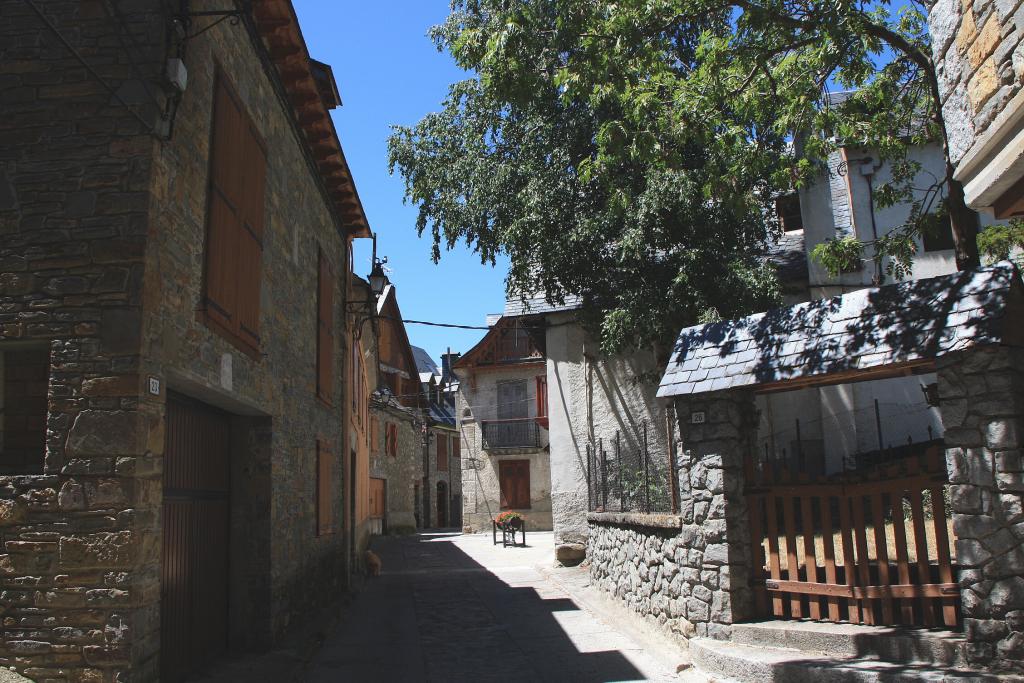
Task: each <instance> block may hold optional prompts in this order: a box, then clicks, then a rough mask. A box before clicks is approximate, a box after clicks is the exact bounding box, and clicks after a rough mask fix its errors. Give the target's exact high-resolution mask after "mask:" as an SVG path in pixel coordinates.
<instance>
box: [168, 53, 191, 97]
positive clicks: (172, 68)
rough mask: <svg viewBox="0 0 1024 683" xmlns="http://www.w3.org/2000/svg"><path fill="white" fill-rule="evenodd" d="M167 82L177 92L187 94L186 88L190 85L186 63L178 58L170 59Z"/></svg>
mask: <svg viewBox="0 0 1024 683" xmlns="http://www.w3.org/2000/svg"><path fill="white" fill-rule="evenodd" d="M167 80H168V81H170V83H171V85H172V86H173V87H174V89H175V90H177V91H178V92H185V86H186V85H188V69H186V68H185V62H183V61H182V60H180V59H178V58H177V57H174V58H171V59H168V60H167Z"/></svg>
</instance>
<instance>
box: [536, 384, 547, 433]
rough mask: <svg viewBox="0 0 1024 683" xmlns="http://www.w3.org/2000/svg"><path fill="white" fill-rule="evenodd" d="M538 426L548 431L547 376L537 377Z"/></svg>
mask: <svg viewBox="0 0 1024 683" xmlns="http://www.w3.org/2000/svg"><path fill="white" fill-rule="evenodd" d="M536 382H537V424H539V425H540V426H541V427H544V428H545V429H547V427H548V378H547V375H537V377H536Z"/></svg>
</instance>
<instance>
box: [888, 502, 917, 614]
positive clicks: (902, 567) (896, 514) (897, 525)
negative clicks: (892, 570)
mask: <svg viewBox="0 0 1024 683" xmlns="http://www.w3.org/2000/svg"><path fill="white" fill-rule="evenodd" d="M889 503H890V505H891V506H892V535H893V544H894V545H895V546H896V569H897V571H898V572H899V582H900V583H901V584H909V583H910V564H909V561H910V553H909V552H908V551H907V527H906V522H905V521H904V519H903V488H902V487H899V488H894V489H893V490H892V493H891V494H890V501H889ZM900 622H901V623H903V624H907V625H910V624H913V623H914V602H913V601H912V600H901V601H900Z"/></svg>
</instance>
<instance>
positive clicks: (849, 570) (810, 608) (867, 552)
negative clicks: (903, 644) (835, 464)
mask: <svg viewBox="0 0 1024 683" xmlns="http://www.w3.org/2000/svg"><path fill="white" fill-rule="evenodd" d="M746 477H747V480H746V495H747V501H748V505H749V513H750V531H751V538H752V540H753V542H752V550H753V553H752V555H753V557H752V559H753V566H754V571H753V577H752V578H753V583H754V589H755V596H756V601H755V602H756V608H757V610H758V612H759V613H760V616H762V617H772V616H774V617H777V618H793V619H800V618H810V619H819V620H827V621H849V622H851V623H855V624H858V623H860V624H874V625H894V624H905V625H918V626H936V625H940V624H941V625H945V626H949V627H952V626H956V625H957V623H958V605H959V600H960V590H959V587H958V585H957V584H956V583H955V582H954V579H953V566H952V561H951V550H950V537H951V533H950V527H949V519H948V518H947V514H946V504H945V501H944V499H943V491H944V488H945V484H946V483H947V477H946V464H945V460H944V457H943V452H942V450H941V447H939V446H935V445H932V446H930V447H928V449H927V450H926V451H925V452H924V453H923V454H920V455H917V456H913V457H909V458H906V459H902V460H899V461H897V462H894V463H888V464H885V465H879V466H875V467H873V468H871V469H868V470H862V471H858V472H855V473H847V474H843V475H838V476H832V477H827V478H826V477H817V478H815V479H811V478H810V477H808V476H806V475H803V476H801V475H796V476H794V475H793V474H792V473H790V472H789V471H788V470H786V469H785V468H781V467H780V468H774V467H772V465H771V464H770V463H769V464H760V465H758V464H757V463H755V461H754V459H753V458H748V460H747V466H746ZM797 536H800V543H799V544H798V543H797Z"/></svg>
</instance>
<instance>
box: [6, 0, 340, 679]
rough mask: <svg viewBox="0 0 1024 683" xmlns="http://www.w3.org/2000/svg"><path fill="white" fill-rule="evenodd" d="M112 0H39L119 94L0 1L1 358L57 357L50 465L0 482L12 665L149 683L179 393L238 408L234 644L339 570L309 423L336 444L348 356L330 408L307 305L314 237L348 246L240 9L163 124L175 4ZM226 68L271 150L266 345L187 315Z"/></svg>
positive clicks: (200, 60) (331, 581) (192, 303)
mask: <svg viewBox="0 0 1024 683" xmlns="http://www.w3.org/2000/svg"><path fill="white" fill-rule="evenodd" d="M111 4H112V3H104V2H100V1H98V0H68V1H64V0H53V1H52V2H46V3H36V5H38V6H39V7H40V8H41V11H42V12H43V13H44V15H45V17H46V18H47V19H48V20H49V21H50V22H52V23H53V24H54V26H55V27H56V29H57V30H58V31H60V32H61V35H62V36H64V37H65V38H66V39H68V40H69V41H70V42H71V44H72V45H74V47H75V49H76V50H78V52H79V54H80V55H81V56H82V58H83V59H86V60H88V62H89V63H90V64H91V65H92V66H93V68H95V69H96V71H97V72H98V73H99V74H100V75H101V76H102V77H103V79H104V80H106V81H107V82H108V83H111V84H113V86H114V87H115V88H116V89H117V92H118V96H117V98H113V97H111V95H110V93H109V92H107V91H106V90H105V89H104V87H103V86H102V85H101V84H100V83H98V82H97V81H96V80H95V79H93V78H91V77H90V76H89V74H88V73H87V72H86V71H85V70H84V69H83V68H82V66H81V64H80V63H79V62H78V61H76V59H75V58H74V56H73V55H72V54H71V53H70V52H69V51H68V49H67V48H66V47H65V46H64V45H63V44H62V43H61V42H60V40H58V39H57V38H56V37H55V36H54V34H53V32H52V30H51V29H49V28H48V27H47V26H46V24H45V23H44V22H43V21H42V20H41V19H40V17H38V16H37V15H36V14H35V13H34V12H33V10H32V7H31V6H30V5H28V4H27V3H18V2H5V3H2V4H0V338H2V339H0V352H3V353H4V354H5V355H6V354H7V353H8V352H11V350H12V349H13V346H11V343H12V342H14V343H16V344H24V343H26V342H35V343H38V344H41V345H43V346H44V347H45V348H47V349H48V350H49V365H50V368H49V384H48V388H47V389H48V398H47V406H46V410H45V412H44V415H43V418H44V419H45V427H46V430H45V444H41V445H40V448H41V449H42V448H45V461H44V465H43V468H42V469H41V471H39V472H37V473H36V474H33V475H25V476H0V545H2V550H0V610H2V612H3V614H4V619H5V622H4V625H5V630H4V633H3V635H2V641H0V665H2V666H5V667H6V666H11V667H15V668H17V669H18V670H19V671H22V672H24V673H26V674H27V675H29V676H30V677H33V678H38V679H40V680H44V679H45V680H53V681H69V682H70V681H127V680H132V681H147V680H155V679H157V677H158V676H159V647H160V632H159V627H160V580H159V576H160V553H161V520H160V511H161V503H162V479H161V472H162V456H163V452H164V437H165V433H164V419H163V415H164V406H165V402H166V396H167V389H168V388H170V389H173V390H176V391H178V392H181V393H185V394H188V395H190V396H192V397H194V398H197V399H199V400H202V401H204V402H207V403H210V404H213V405H216V406H218V407H220V408H222V409H224V410H227V411H229V412H230V413H232V414H234V415H235V417H234V418H233V419H232V451H233V452H232V466H233V471H232V505H233V509H232V545H231V558H232V559H231V565H232V583H231V590H230V593H231V596H230V600H231V611H232V615H231V621H232V634H231V641H232V644H233V645H235V646H239V647H258V646H260V645H262V644H265V643H266V642H268V641H269V640H271V639H273V638H275V637H277V636H278V635H280V634H282V633H283V632H284V631H286V630H288V629H289V628H290V627H292V626H293V625H295V624H296V623H297V622H298V619H299V617H304V616H307V615H308V614H309V611H310V610H311V609H316V608H317V607H320V606H323V605H324V604H326V603H328V602H329V601H330V600H331V599H332V598H335V597H338V596H339V594H340V590H341V587H342V586H343V583H344V571H345V567H344V562H343V543H344V536H343V535H342V534H340V533H337V534H328V535H317V533H316V523H315V520H316V509H315V504H316V502H315V501H316V496H315V495H314V493H315V490H316V489H315V486H316V473H317V470H316V440H317V439H318V438H320V439H324V440H325V441H327V442H329V443H331V444H332V445H333V447H334V453H335V455H336V456H340V454H341V453H342V448H341V446H342V444H343V441H342V438H341V437H342V424H341V421H340V420H339V419H338V413H339V412H340V411H339V409H338V403H337V402H338V401H340V400H342V396H343V395H344V394H343V373H342V371H341V363H340V359H341V358H342V357H343V351H342V350H341V349H340V348H339V352H338V354H337V358H338V365H337V366H336V371H335V373H334V377H335V379H336V381H337V386H336V390H335V393H334V396H335V397H336V399H335V403H334V405H333V406H330V405H325V404H323V402H320V401H318V399H317V398H316V395H315V393H316V392H315V390H316V386H315V358H316V352H315V338H316V335H315V327H316V311H315V308H314V305H315V292H316V277H317V264H316V254H317V247H318V246H322V247H323V248H324V250H325V251H326V252H327V253H328V254H329V255H330V256H331V258H332V260H333V261H334V264H335V269H336V272H338V273H339V274H341V273H344V272H345V269H346V264H347V262H348V259H347V247H346V243H345V240H344V238H343V237H342V236H341V235H339V234H338V231H337V228H336V224H335V221H334V219H333V217H332V215H331V214H330V213H329V212H328V211H327V209H326V205H325V201H324V196H323V194H322V193H321V192H320V188H319V186H318V184H317V182H316V181H315V175H314V173H315V170H314V169H311V168H310V167H309V166H308V165H307V164H306V161H305V158H304V156H303V155H302V153H301V147H300V145H301V144H304V143H303V141H302V140H300V139H299V138H298V137H297V136H296V134H295V132H294V130H293V128H292V126H291V123H290V118H289V114H287V113H286V109H284V108H283V106H282V105H281V103H280V102H279V101H278V100H277V98H276V95H275V93H274V92H273V89H272V88H271V86H270V81H269V76H268V73H267V72H266V71H265V70H264V67H263V63H262V62H261V61H260V60H259V59H258V57H257V53H256V50H255V49H254V46H253V43H252V41H251V40H250V37H249V35H248V34H247V32H246V30H245V28H244V25H238V26H233V25H232V23H231V22H222V23H221V24H219V25H218V26H217V27H215V28H213V29H211V30H210V31H207V32H205V33H203V34H202V35H201V36H199V37H197V38H195V39H193V40H190V41H189V49H188V54H187V56H186V64H187V66H188V70H189V84H188V88H187V90H186V93H185V95H184V97H183V99H182V101H181V106H180V108H179V109H178V112H177V117H176V121H175V128H174V134H173V137H172V139H171V140H170V141H158V140H157V136H156V135H152V134H150V130H149V127H150V125H151V124H152V122H154V121H155V120H156V113H157V112H158V111H160V110H162V109H163V97H164V93H163V90H162V86H161V85H160V84H161V83H162V78H161V77H160V76H159V74H160V71H161V69H162V65H163V59H164V57H165V54H164V47H165V45H164V41H165V39H166V36H167V35H168V33H169V32H168V30H167V26H166V25H165V24H164V22H163V18H164V17H165V13H164V12H163V11H162V6H160V7H158V5H159V3H157V2H156V0H143V1H141V2H137V3H131V4H130V6H129V5H128V4H126V3H120V5H119V9H120V10H121V13H122V15H123V17H124V24H123V25H122V24H121V22H119V21H115V20H114V19H113V18H112V17H111V16H110V15H109V14H108V10H109V8H110V5H111ZM192 9H194V10H210V9H222V7H221V5H218V4H217V3H215V2H212V1H204V2H193V3H192ZM125 27H127V30H128V31H130V32H131V35H130V36H129V35H125ZM215 61H216V62H217V63H219V64H220V66H221V68H223V69H224V71H225V72H226V73H227V74H229V76H230V78H231V80H232V81H233V83H234V85H235V86H236V89H237V90H238V93H239V96H240V97H241V99H242V100H243V102H244V103H245V106H246V108H247V109H248V110H249V112H250V114H251V115H252V116H253V118H254V120H255V121H256V124H257V127H258V128H259V130H260V133H261V135H262V137H263V139H264V142H265V144H266V146H267V152H268V176H267V204H266V232H265V242H264V261H263V264H262V268H263V293H262V299H261V332H262V333H263V338H264V347H263V348H262V349H261V351H262V352H263V355H262V357H259V358H256V359H250V358H249V357H248V356H246V355H244V354H241V353H238V352H237V350H236V349H235V348H234V347H233V346H231V345H230V344H228V343H227V342H225V340H223V339H222V338H221V337H219V336H218V335H216V334H214V333H213V332H211V330H209V329H207V328H206V327H205V326H203V325H202V324H201V323H200V322H199V321H197V319H196V308H197V306H198V303H199V293H200V289H201V283H202V279H203V267H204V263H203V245H204V242H205V212H206V195H207V184H206V183H207V172H208V151H209V150H208V144H209V135H210V119H211V111H210V102H211V94H212V80H211V79H212V75H213V71H214V62H215ZM154 99H155V100H156V101H155V103H154ZM118 100H121V101H123V102H126V103H127V104H128V106H125V105H124V104H122V103H121V102H119V101H118ZM129 107H130V108H129ZM140 119H141V120H140ZM343 300H344V295H343V293H341V292H338V293H337V294H336V302H337V310H336V313H335V320H337V321H341V320H342V319H343V316H342V315H341V312H342V311H343ZM343 336H344V335H343V334H342V333H341V332H340V326H339V331H338V333H337V334H336V337H335V338H336V340H337V341H338V343H339V347H340V345H341V340H342V339H343ZM150 378H152V379H154V380H156V381H157V382H158V383H159V390H158V391H157V392H156V393H150V391H149V386H150V384H149V379H150ZM339 461H340V460H339ZM335 472H336V473H337V476H338V481H337V487H336V488H337V490H338V491H339V493H340V491H341V482H342V468H341V467H340V466H338V467H336V468H335ZM4 474H9V473H7V472H5V473H4ZM272 501H273V502H272ZM336 504H338V505H339V506H340V495H339V500H338V501H336ZM339 519H340V515H339Z"/></svg>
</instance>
